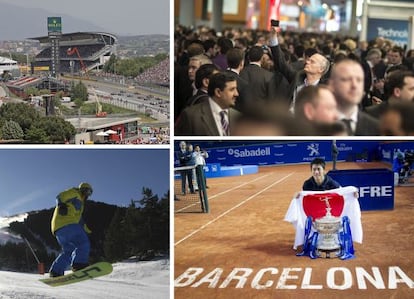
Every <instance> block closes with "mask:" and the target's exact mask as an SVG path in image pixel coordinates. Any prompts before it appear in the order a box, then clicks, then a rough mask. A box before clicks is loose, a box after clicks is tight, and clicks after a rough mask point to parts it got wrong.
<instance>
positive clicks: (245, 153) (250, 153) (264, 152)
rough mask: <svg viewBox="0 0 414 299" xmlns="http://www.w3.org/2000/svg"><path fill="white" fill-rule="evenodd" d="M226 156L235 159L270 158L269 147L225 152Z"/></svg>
mask: <svg viewBox="0 0 414 299" xmlns="http://www.w3.org/2000/svg"><path fill="white" fill-rule="evenodd" d="M227 154H229V155H230V156H234V157H235V158H244V157H263V156H270V147H265V148H260V147H259V148H257V149H251V150H249V149H247V148H245V149H237V148H236V149H232V148H229V149H228V150H227Z"/></svg>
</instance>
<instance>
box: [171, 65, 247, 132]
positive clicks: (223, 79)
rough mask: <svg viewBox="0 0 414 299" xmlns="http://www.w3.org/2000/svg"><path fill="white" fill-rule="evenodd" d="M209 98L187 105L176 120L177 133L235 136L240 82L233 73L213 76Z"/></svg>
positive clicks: (220, 73)
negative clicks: (236, 105)
mask: <svg viewBox="0 0 414 299" xmlns="http://www.w3.org/2000/svg"><path fill="white" fill-rule="evenodd" d="M208 95H209V99H208V101H203V102H202V103H200V104H197V105H193V106H190V107H187V108H186V109H184V110H183V112H182V113H181V115H180V117H179V118H178V119H177V121H176V123H175V135H176V136H182V135H184V136H227V135H231V128H232V123H233V119H234V117H236V116H237V114H238V112H237V111H236V110H234V109H231V107H234V105H235V103H236V99H237V96H238V95H239V94H238V92H237V81H236V77H235V76H234V75H233V74H230V73H227V72H219V73H217V74H214V75H213V76H211V78H210V81H209V84H208Z"/></svg>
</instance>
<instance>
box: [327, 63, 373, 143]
mask: <svg viewBox="0 0 414 299" xmlns="http://www.w3.org/2000/svg"><path fill="white" fill-rule="evenodd" d="M329 86H330V88H331V89H332V91H333V93H334V95H335V98H336V101H337V104H338V111H339V119H340V120H342V121H343V122H344V123H345V124H346V125H347V128H348V135H351V136H353V135H355V136H367V135H371V136H372V135H379V127H378V121H377V120H376V119H375V118H373V117H372V116H370V115H368V114H367V113H365V112H363V111H361V110H360V109H359V104H360V102H361V100H362V98H363V96H364V71H363V69H362V66H361V64H360V63H358V62H357V61H355V60H351V59H344V60H341V61H339V62H337V63H336V64H335V65H334V66H333V68H332V71H331V75H330V78H329Z"/></svg>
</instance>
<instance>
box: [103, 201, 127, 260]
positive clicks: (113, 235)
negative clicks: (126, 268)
mask: <svg viewBox="0 0 414 299" xmlns="http://www.w3.org/2000/svg"><path fill="white" fill-rule="evenodd" d="M123 218H124V216H123V213H122V211H121V209H120V208H118V209H116V211H115V215H114V217H113V218H112V221H111V224H110V225H109V228H108V231H107V233H106V236H105V243H104V252H105V256H106V258H107V259H108V261H111V262H112V261H116V260H119V259H123V258H124V257H125V252H126V238H125V234H124V223H123Z"/></svg>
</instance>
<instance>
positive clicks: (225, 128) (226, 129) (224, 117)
mask: <svg viewBox="0 0 414 299" xmlns="http://www.w3.org/2000/svg"><path fill="white" fill-rule="evenodd" d="M220 122H221V128H222V129H223V135H224V136H228V135H229V121H228V120H227V111H225V110H222V111H220Z"/></svg>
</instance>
